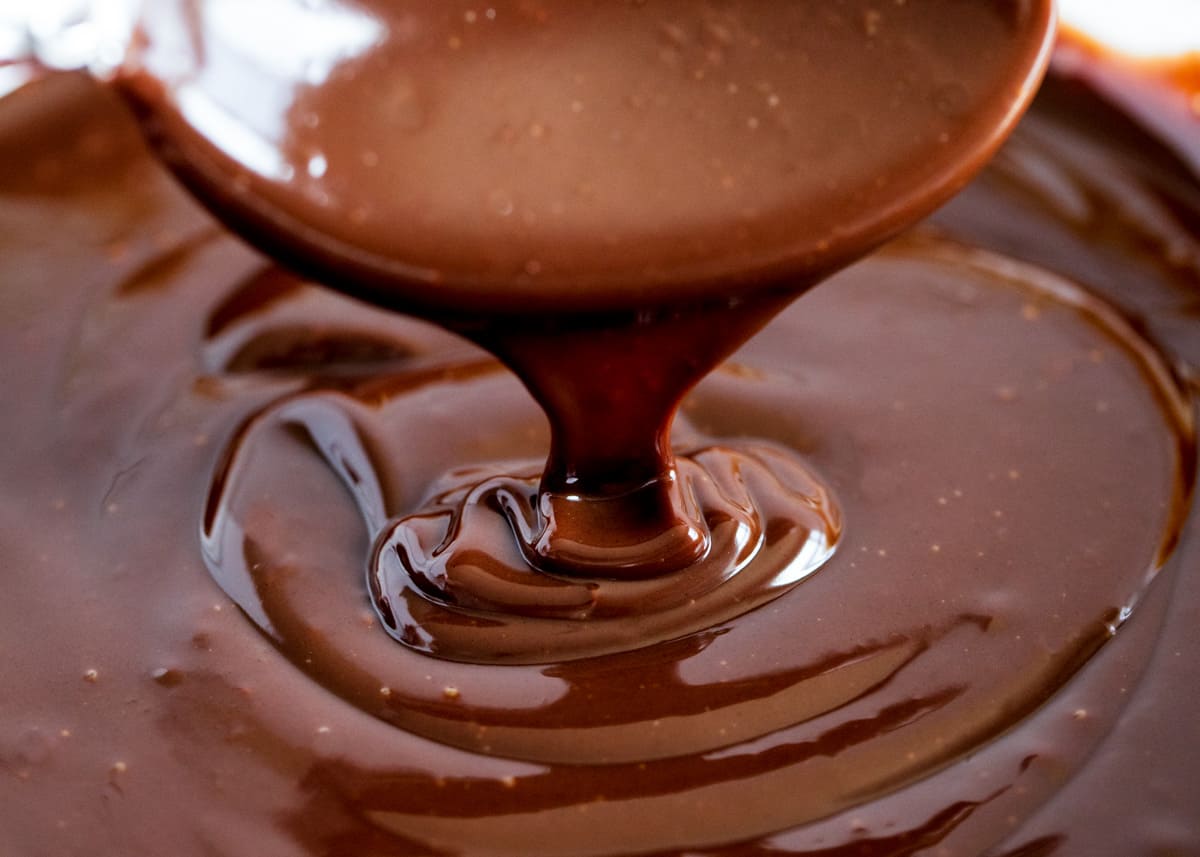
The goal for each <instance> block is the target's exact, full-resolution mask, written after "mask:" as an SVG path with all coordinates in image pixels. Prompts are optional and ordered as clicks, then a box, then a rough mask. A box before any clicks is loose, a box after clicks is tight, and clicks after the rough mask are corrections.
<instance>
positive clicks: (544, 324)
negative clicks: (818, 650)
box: [116, 0, 1053, 657]
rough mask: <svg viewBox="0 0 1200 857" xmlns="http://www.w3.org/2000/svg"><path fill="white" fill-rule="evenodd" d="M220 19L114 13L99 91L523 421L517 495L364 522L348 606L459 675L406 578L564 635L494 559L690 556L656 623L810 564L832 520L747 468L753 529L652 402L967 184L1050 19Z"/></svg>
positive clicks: (625, 570)
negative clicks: (505, 391) (505, 369)
mask: <svg viewBox="0 0 1200 857" xmlns="http://www.w3.org/2000/svg"><path fill="white" fill-rule="evenodd" d="M230 8H231V7H227V6H223V5H221V4H199V5H196V6H194V7H188V10H186V11H185V10H184V9H183V7H179V8H176V7H173V6H166V7H161V8H157V9H147V10H146V12H145V13H144V18H143V22H142V26H141V27H140V30H139V35H138V39H137V40H136V43H135V46H134V49H133V50H132V51H131V53H130V57H129V60H128V62H127V63H126V64H125V66H124V67H123V68H122V69H121V70H120V72H119V73H118V74H117V76H116V83H117V84H118V86H119V87H120V89H121V91H122V92H124V93H125V94H126V95H127V96H129V97H130V99H131V100H132V102H133V103H134V104H135V106H136V107H137V108H138V110H139V112H140V114H141V116H142V120H143V125H144V127H145V128H146V130H147V133H148V135H149V136H150V138H151V139H152V140H153V141H154V142H155V143H156V145H157V147H158V148H159V150H160V152H161V153H162V154H163V156H164V157H165V158H166V159H167V160H168V162H170V163H171V164H172V165H173V166H174V167H175V169H176V172H177V173H178V174H179V175H180V177H181V178H182V179H183V180H184V182H185V183H186V184H187V185H188V186H189V187H190V188H191V189H192V190H193V192H195V193H196V194H197V195H198V196H199V197H200V198H201V199H203V200H204V201H206V202H207V203H208V204H209V205H210V206H211V207H212V209H213V210H214V211H215V212H216V213H218V214H219V215H220V216H221V217H223V218H224V219H225V220H226V221H227V222H228V223H230V224H232V225H233V226H234V227H235V228H237V229H238V230H240V231H241V232H242V233H243V234H245V235H246V236H248V237H249V238H250V239H251V240H252V241H256V242H257V243H258V244H260V246H262V247H264V248H265V249H267V250H268V251H271V252H273V253H274V254H275V255H276V257H277V258H279V259H281V260H282V261H284V262H285V263H287V264H290V265H292V266H294V267H295V268H296V269H298V270H299V271H301V272H302V273H305V274H310V275H315V276H316V277H317V278H318V279H320V280H321V281H322V282H324V283H325V284H327V285H330V286H332V287H334V288H337V289H340V290H344V291H346V292H348V293H350V294H353V295H358V296H362V297H366V298H369V299H370V300H372V301H373V302H375V303H378V304H380V305H383V306H386V307H389V308H394V309H401V310H403V311H405V312H409V313H415V314H418V315H422V316H424V317H427V318H432V319H434V320H438V321H440V322H441V323H443V324H446V325H447V326H449V327H451V329H454V330H457V331H459V332H461V333H463V334H464V335H466V336H468V337H469V338H471V339H472V340H473V341H474V342H476V343H477V344H480V345H482V346H483V347H485V348H487V349H488V350H489V351H491V352H492V353H493V354H495V355H496V356H498V357H499V358H500V359H501V361H502V362H504V363H505V364H506V365H508V366H509V367H510V368H511V369H513V370H514V371H515V372H516V374H517V376H518V377H519V378H520V379H521V380H522V381H523V382H524V384H525V386H526V387H527V388H528V389H529V390H530V392H531V393H532V394H533V396H534V398H535V399H536V400H537V401H538V402H539V403H540V404H541V406H542V408H543V409H544V410H545V411H546V414H547V417H548V419H549V422H550V426H551V439H550V450H549V458H548V461H547V463H546V465H545V467H544V468H543V472H542V474H541V479H540V485H538V487H537V490H536V491H531V490H529V486H527V485H522V484H507V483H503V482H495V481H493V480H490V479H489V480H486V481H487V482H488V487H487V488H486V489H480V490H479V491H478V492H475V493H472V491H471V490H470V486H463V488H464V493H463V494H462V496H461V497H458V498H457V499H456V501H455V502H454V503H442V504H441V505H442V506H443V507H444V508H443V509H442V510H440V511H435V510H433V509H425V510H422V511H421V512H420V513H418V514H416V515H414V516H412V517H410V518H409V519H407V520H403V521H400V522H396V523H394V524H390V525H389V528H390V530H391V531H390V532H383V531H382V527H381V520H382V518H384V517H385V516H384V515H382V513H377V512H374V511H369V510H364V514H365V516H366V517H367V523H368V526H369V527H371V528H372V529H373V530H375V531H378V532H376V536H377V542H378V544H377V545H376V548H375V549H374V551H373V560H372V573H371V580H372V591H373V596H374V601H375V604H376V607H377V609H378V611H379V613H380V616H381V618H382V619H383V620H384V622H385V624H386V625H387V626H388V627H389V629H390V630H391V631H392V633H393V635H394V636H396V637H397V639H399V640H401V641H403V642H406V643H414V644H416V645H419V646H420V647H421V648H425V649H429V650H433V651H439V652H441V653H443V654H446V655H448V656H451V655H452V656H456V657H476V655H468V654H467V652H466V651H463V650H459V651H457V652H452V651H450V650H448V649H446V647H444V646H439V645H437V644H436V643H435V642H434V641H432V640H430V639H428V629H427V628H425V627H424V624H425V623H423V622H422V621H421V620H420V619H419V618H418V617H416V616H412V615H409V611H408V610H407V608H405V607H404V606H403V605H402V604H401V603H400V601H401V600H403V598H404V596H403V592H404V591H405V590H406V589H413V588H415V589H416V590H418V591H419V592H423V593H424V594H425V595H426V596H428V597H429V598H432V599H433V600H435V601H438V602H441V603H445V604H446V605H448V606H451V607H456V608H462V609H463V610H467V611H470V610H481V611H483V612H484V613H486V614H488V617H489V618H485V619H484V621H491V618H490V617H491V615H492V614H493V613H496V612H499V613H504V612H505V610H504V609H503V608H504V606H505V605H507V606H509V607H512V608H517V609H519V610H533V611H538V610H540V609H541V607H540V606H539V602H540V601H542V600H543V599H545V598H551V600H552V601H556V600H557V599H559V598H563V597H565V598H567V599H568V602H569V604H570V605H573V606H574V610H575V612H574V618H575V619H576V620H580V619H584V618H586V617H587V616H588V615H591V613H592V612H594V611H593V607H594V604H592V605H588V604H587V603H582V604H581V602H580V598H581V597H582V596H583V595H584V593H583V592H582V591H580V585H579V584H576V585H574V586H573V587H569V588H568V591H574V594H573V595H568V594H566V593H563V594H560V595H555V596H550V595H549V594H548V592H547V590H548V588H549V587H555V588H558V584H557V583H555V581H554V580H553V579H544V578H532V579H527V578H529V576H528V575H527V574H525V571H526V566H530V567H532V568H535V569H537V570H538V571H540V572H544V573H546V574H548V575H556V576H564V577H567V578H571V579H573V580H575V581H581V582H584V584H585V585H590V586H593V588H594V584H588V583H587V582H588V581H596V580H624V581H633V580H648V579H653V578H661V577H663V576H664V575H669V574H671V573H673V572H678V571H681V570H683V569H690V570H691V571H692V572H693V574H692V576H693V577H699V578H701V579H704V578H707V582H704V583H701V584H700V589H696V587H694V586H693V587H682V586H677V587H676V590H677V592H678V596H679V598H680V601H681V603H686V602H687V600H688V599H689V598H691V597H693V596H698V595H699V594H701V592H704V591H707V590H709V589H711V588H712V587H713V586H714V584H715V583H719V582H721V581H723V580H725V579H727V578H730V577H732V576H733V575H734V574H737V573H740V571H741V570H742V569H743V568H745V567H747V566H750V565H755V566H761V568H759V569H758V571H759V574H760V576H762V577H763V578H772V577H776V576H780V577H784V578H788V579H790V580H792V581H793V582H794V581H795V580H798V579H800V578H801V577H803V576H806V575H807V573H808V572H809V571H810V570H811V569H812V568H814V567H815V566H816V565H819V563H820V560H821V559H823V558H824V556H825V555H827V554H828V552H829V551H830V550H832V549H833V547H834V545H835V543H836V542H837V539H838V536H839V532H840V520H839V512H838V510H837V509H836V503H835V501H833V500H831V499H830V498H829V497H828V496H827V492H826V493H825V495H824V496H819V497H818V496H816V495H815V494H814V493H813V492H812V491H801V492H799V493H797V492H796V491H795V490H792V489H791V488H790V487H789V486H788V484H787V483H788V477H786V476H783V475H781V476H780V479H779V480H778V481H779V484H778V485H774V486H772V487H762V486H760V487H759V488H758V489H756V491H757V492H758V493H762V492H767V493H772V492H773V493H774V494H775V495H776V496H777V498H782V497H785V496H790V497H791V500H790V505H791V507H792V508H791V510H790V511H789V510H788V509H787V508H785V506H784V505H780V504H779V503H776V504H775V505H774V507H773V508H771V509H763V508H758V507H757V501H756V499H755V497H754V493H755V491H754V490H750V489H749V488H748V486H747V485H745V484H744V480H743V476H742V469H743V462H742V458H741V456H740V455H739V454H734V453H731V452H727V451H721V450H714V451H712V452H711V453H710V454H709V458H710V459H712V461H711V462H710V463H709V464H706V465H698V463H697V462H695V461H691V460H681V461H680V462H678V463H677V462H676V459H675V457H674V455H673V451H672V444H671V438H670V432H671V423H672V420H673V417H674V414H675V412H676V410H677V408H678V406H679V403H680V401H681V400H682V398H683V397H684V395H685V394H686V393H687V392H688V390H690V389H691V388H692V387H693V386H694V385H695V384H696V383H697V382H698V381H699V380H700V379H701V378H702V377H704V376H705V375H706V374H707V373H708V372H710V371H711V370H712V369H713V367H714V366H716V365H717V364H718V363H719V362H720V361H721V360H723V359H724V358H726V357H728V355H729V354H730V353H731V352H733V351H734V350H735V349H736V348H737V347H738V346H739V345H740V344H741V343H742V342H744V341H745V340H746V339H747V338H749V336H751V335H752V334H753V333H754V332H755V331H756V330H758V329H759V328H761V326H762V325H763V324H764V323H766V321H767V320H769V319H770V318H771V317H772V316H773V315H774V314H775V313H777V312H779V310H780V309H781V308H782V307H783V306H785V305H786V304H787V302H788V301H789V300H791V299H792V298H794V297H795V296H796V295H798V294H800V293H801V292H803V291H805V290H806V289H807V288H809V287H811V286H812V285H813V284H814V283H815V282H817V281H818V280H819V279H821V278H822V277H823V276H825V275H827V274H829V273H831V272H832V271H833V270H836V269H837V268H839V267H841V266H843V265H845V264H846V263H848V262H850V261H853V260H854V259H856V258H858V256H860V255H861V254H862V253H864V252H865V251H866V250H868V249H870V248H871V247H872V246H874V245H876V244H878V243H879V242H881V241H882V240H884V239H885V238H887V237H889V236H890V235H891V234H893V233H894V232H896V231H897V230H898V229H900V228H902V227H904V226H906V225H909V224H910V223H912V222H914V221H915V220H917V219H919V218H920V216H922V215H923V214H925V213H927V212H928V211H930V210H931V209H932V208H933V207H934V206H935V205H936V204H937V203H939V202H941V201H942V200H944V199H945V198H946V196H947V195H949V194H950V193H951V192H952V191H953V190H955V189H957V188H958V187H960V186H961V185H962V184H963V183H964V182H965V181H966V180H967V179H968V178H969V177H970V176H971V175H972V174H973V173H974V172H975V171H976V170H977V169H978V168H979V167H980V166H981V165H982V163H983V162H984V160H985V159H986V157H987V156H988V155H989V154H990V153H991V152H992V151H993V150H994V149H995V147H996V146H997V145H998V144H999V142H1000V141H1001V140H1002V139H1003V137H1004V135H1005V133H1006V132H1007V131H1008V130H1009V129H1010V128H1011V126H1012V123H1013V122H1014V121H1015V120H1016V118H1017V116H1019V114H1020V112H1021V110H1022V108H1023V106H1024V104H1025V103H1026V102H1027V100H1028V98H1029V97H1030V95H1031V93H1032V90H1033V87H1034V85H1035V84H1036V81H1037V80H1038V78H1039V77H1040V74H1041V71H1042V69H1043V66H1044V62H1045V59H1046V52H1047V49H1048V46H1049V43H1050V35H1051V31H1052V14H1053V12H1052V7H1051V4H1050V3H1049V2H1033V3H1012V2H989V3H982V4H963V3H961V2H944V0H924V2H922V3H919V4H912V5H911V6H910V5H908V4H905V3H901V4H894V5H893V6H892V7H888V8H884V9H880V8H878V6H877V4H875V3H874V2H863V0H854V2H839V3H818V4H804V3H787V4H780V3H776V2H764V1H763V0H756V1H755V2H747V0H733V2H730V0H726V1H725V2H719V3H707V4H702V5H696V4H694V3H690V2H685V3H680V2H673V3H665V2H656V3H651V4H638V3H633V4H629V3H618V4H609V3H586V4H579V3H574V2H571V3H567V2H536V3H530V2H509V3H499V4H495V5H492V6H489V7H487V9H486V10H482V11H480V10H476V9H474V8H473V7H471V6H469V5H463V4H449V5H447V4H444V3H426V2H406V3H373V2H339V3H332V4H322V5H320V6H318V7H307V8H306V7H300V6H295V7H282V8H281V9H280V13H279V15H278V17H277V19H276V20H274V21H273V22H272V23H273V25H274V26H275V27H277V28H278V29H279V30H280V31H282V32H289V31H290V30H291V29H292V28H293V27H294V28H295V29H296V30H297V32H299V31H300V30H301V29H304V28H307V29H305V36H304V37H303V38H300V37H297V39H296V46H295V51H296V52H295V54H294V55H293V54H291V53H288V54H287V55H281V54H280V53H279V52H278V50H277V48H276V47H275V46H273V44H263V43H259V42H256V41H254V40H250V41H247V39H246V27H247V26H248V25H249V24H250V23H251V21H250V18H252V17H253V16H252V14H251V13H248V12H246V11H245V10H243V11H242V12H240V13H233V12H231V11H230ZM289 9H290V11H289ZM618 57H619V58H620V59H619V61H618V60H617V58H618ZM744 466H745V468H746V469H747V470H754V469H756V468H757V469H758V470H760V471H762V472H763V474H770V473H771V471H772V468H771V467H769V466H768V467H765V468H764V467H763V466H762V465H761V464H756V463H755V462H754V460H753V457H752V458H751V459H750V460H747V461H746V462H745V465H744ZM714 467H715V468H716V469H717V470H718V471H724V472H725V473H726V478H725V479H724V482H723V484H716V483H712V479H711V477H712V476H713V474H712V473H711V472H707V471H710V470H711V469H712V468H714ZM790 469H792V470H797V469H798V466H797V467H792V468H790ZM502 475H504V474H503V473H502V471H501V473H498V474H495V476H497V477H499V476H502ZM796 476H797V478H799V480H800V481H801V482H804V483H810V482H812V481H813V480H812V479H810V478H809V477H808V476H807V475H806V474H802V473H797V474H796ZM760 481H761V480H760ZM768 481H770V480H769V479H768ZM703 486H707V490H706V489H705V488H704V487H703ZM215 502H216V501H215ZM814 502H815V503H816V505H817V514H816V516H813V515H810V514H808V508H807V507H808V506H809V505H811V504H812V503H814ZM375 505H379V504H375ZM480 507H483V508H482V511H483V515H482V517H485V518H486V517H487V516H489V515H491V516H494V515H496V514H502V515H503V516H504V517H506V518H507V519H508V520H509V529H511V530H512V531H513V533H514V534H515V536H516V538H517V541H518V543H519V546H520V550H521V553H522V554H523V559H522V558H516V559H515V560H509V561H506V562H503V563H500V564H497V563H496V562H494V561H493V560H495V559H496V558H497V555H498V554H500V553H503V547H504V545H505V543H506V541H507V540H508V538H507V534H506V533H505V532H504V531H503V529H502V528H495V527H489V524H488V523H487V522H486V521H481V520H480V518H481V515H480V514H479V512H480V511H481V508H480ZM771 518H779V519H780V523H778V524H776V525H775V529H776V530H777V531H778V530H780V529H781V528H782V527H783V524H782V521H784V520H788V521H790V524H789V526H790V527H791V528H792V529H794V530H796V531H798V532H797V534H796V536H795V537H794V538H793V539H792V541H793V542H794V543H795V545H808V544H816V545H817V546H816V547H815V548H814V549H813V550H808V551H804V550H800V549H794V550H792V552H793V553H797V554H804V555H809V554H811V558H809V559H806V560H804V561H802V563H801V565H802V566H804V567H803V568H799V569H788V568H787V566H788V565H789V564H790V560H788V559H787V557H786V555H785V554H786V551H777V553H778V554H779V555H778V556H777V557H776V558H774V559H771V560H767V559H765V558H764V559H763V561H762V562H761V563H760V562H757V556H758V553H759V552H760V548H762V547H765V546H766V545H767V544H768V542H769V541H770V539H768V536H767V530H768V529H769V527H770V519H771ZM375 519H381V520H380V521H377V520H375ZM489 528H490V529H495V530H496V532H497V534H498V538H499V541H497V536H493V537H490V538H483V537H481V533H482V532H484V531H485V530H487V529H489ZM210 537H211V536H210ZM747 545H749V550H747ZM483 557H487V558H488V559H487V560H486V561H485V560H483V559H482V558H483ZM700 567H704V568H706V569H707V571H706V572H705V573H704V574H702V575H701V574H700V573H699V571H698V568H700ZM217 574H218V577H219V578H221V579H224V577H225V575H224V574H223V573H222V572H221V571H220V570H218V571H217ZM514 586H515V587H516V589H519V590H522V592H523V594H518V593H517V592H516V591H515V590H514ZM227 588H228V587H227ZM596 597H599V596H595V595H594V597H593V598H592V599H591V601H593V602H594V601H595V598H596ZM726 601H727V603H730V604H732V603H739V604H741V605H742V609H750V608H752V607H754V606H757V605H758V603H760V602H759V600H758V599H742V598H736V599H731V598H730V597H729V596H727V597H726ZM518 603H519V604H524V605H527V606H525V607H518ZM583 607H586V608H587V609H586V610H584V609H582V608H583ZM700 615H701V614H699V613H697V616H696V618H695V620H693V623H691V624H697V623H702V622H703V619H701V618H700ZM685 630H687V628H685V627H684V626H683V625H677V626H675V627H674V628H664V630H663V633H665V634H667V635H671V633H672V632H674V633H675V634H678V633H683V632H684V631H685ZM587 653H589V651H588V650H587V649H583V650H581V652H580V654H587ZM590 653H591V654H599V653H600V651H599V650H592V651H590ZM497 656H499V655H497Z"/></svg>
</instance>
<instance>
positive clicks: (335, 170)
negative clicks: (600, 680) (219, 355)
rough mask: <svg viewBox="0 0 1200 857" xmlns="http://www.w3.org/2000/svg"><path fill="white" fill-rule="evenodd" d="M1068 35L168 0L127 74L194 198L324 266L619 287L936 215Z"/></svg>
mask: <svg viewBox="0 0 1200 857" xmlns="http://www.w3.org/2000/svg"><path fill="white" fill-rule="evenodd" d="M568 12H569V14H568ZM247 16H249V17H250V20H249V21H248V20H247ZM268 30H269V31H271V32H273V33H274V34H275V36H274V37H273V38H271V39H264V38H260V35H261V33H262V32H264V31H268ZM1053 30H1054V13H1053V5H1052V3H1051V2H1050V0H991V1H990V2H963V0H921V2H909V3H905V4H892V3H886V4H885V3H878V2H875V0H847V2H842V3H836V4H835V3H809V2H787V3H781V2H778V0H723V2H719V3H706V4H696V3H694V2H690V0H656V2H648V3H587V4H579V3H577V2H569V3H568V2H566V0H543V2H539V3H534V4H530V3H519V2H515V0H508V2H495V3H491V4H488V5H487V7H486V8H483V7H478V8H477V7H476V6H475V5H474V4H470V3H463V2H455V3H443V2H432V0H425V1H424V2H418V0H410V2H403V3H395V2H383V0H336V2H328V3H323V4H319V5H316V4H311V3H303V2H299V0H271V2H260V3H255V4H245V3H242V2H238V0H206V2H204V3H199V4H196V3H183V2H178V0H172V2H162V3H155V4H153V5H147V6H146V7H145V8H144V9H143V12H142V18H141V22H140V25H139V30H138V35H137V37H136V39H135V42H134V47H133V49H132V50H131V51H130V53H129V56H128V58H127V60H126V62H125V63H124V64H123V66H122V67H121V69H119V70H118V72H117V75H116V77H117V80H118V83H119V84H120V85H121V86H122V87H123V89H124V90H125V91H126V92H127V93H128V94H129V95H130V96H131V97H132V99H133V100H134V101H135V102H136V103H137V104H138V106H139V109H140V111H141V112H142V115H143V117H144V119H145V123H146V127H147V128H148V130H149V131H150V134H151V136H152V137H153V138H154V139H155V141H156V142H157V144H158V145H159V147H160V149H161V150H162V152H163V153H164V155H165V156H166V157H167V158H168V160H169V161H170V162H171V163H172V165H173V166H174V167H175V169H176V171H177V172H178V173H179V175H180V176H181V177H182V178H183V180H184V181H185V182H186V183H187V184H188V185H189V187H190V188H191V189H192V190H193V191H194V192H195V193H196V194H198V195H199V196H200V197H201V198H202V199H203V200H205V201H206V202H207V204H208V205H209V206H211V207H212V208H213V209H214V210H215V211H216V212H217V213H218V214H219V215H220V216H221V217H222V218H223V219H225V220H226V221H227V222H229V223H231V224H232V225H234V226H235V227H236V228H237V229H239V230H240V231H241V232H242V233H243V234H244V235H245V236H247V237H248V238H250V239H251V240H252V241H254V242H255V243H257V244H258V245H260V246H261V247H263V248H264V249H266V250H268V251H270V252H271V253H273V254H274V255H275V256H277V257H278V258H281V259H283V260H285V261H286V262H287V263H288V264H290V265H292V266H293V267H296V268H298V269H300V270H302V271H304V272H305V273H308V274H310V275H315V276H317V277H318V279H321V280H322V281H324V282H326V283H327V284H328V285H331V286H333V287H335V288H338V289H341V290H343V291H348V292H352V293H354V294H356V295H359V296H363V297H366V298H368V299H370V300H373V301H375V302H377V303H380V304H384V305H387V306H391V307H393V308H397V309H401V310H404V311H408V312H414V313H417V314H422V315H427V316H455V315H458V314H461V309H462V306H463V305H464V301H469V303H470V305H471V307H472V309H473V310H475V311H478V312H486V313H489V314H496V313H501V314H503V313H515V312H520V313H529V312H533V311H544V310H553V311H555V312H560V311H563V310H566V309H572V308H576V309H590V310H595V309H627V308H628V307H630V306H633V305H648V304H653V305H665V304H670V303H673V302H676V301H679V300H696V299H702V298H710V299H711V298H717V299H727V298H729V297H731V296H736V295H740V294H744V293H749V292H754V291H759V290H762V289H788V290H791V291H792V292H798V291H801V290H803V288H805V287H807V286H809V285H811V284H812V283H813V282H815V281H816V280H817V279H819V278H821V277H823V276H825V275H827V274H828V273H830V272H832V271H833V270H836V269H837V268H839V267H842V266H844V265H845V264H848V263H849V262H850V261H852V260H853V259H855V258H857V257H858V256H860V255H862V254H863V253H864V252H866V251H867V250H869V249H870V248H872V247H873V246H876V245H877V244H879V243H881V242H882V241H884V240H886V239H887V238H889V237H891V236H892V235H893V234H895V233H896V232H897V231H899V230H900V229H902V228H903V227H905V226H907V225H909V224H911V223H913V222H915V221H916V220H917V219H919V218H920V217H922V216H924V215H925V214H927V213H929V212H930V211H931V210H932V209H933V208H935V207H936V206H937V205H938V204H940V203H941V202H943V201H944V200H945V199H947V198H948V197H949V196H950V195H951V194H952V193H953V192H954V191H956V190H957V189H958V188H960V187H961V186H962V185H963V184H965V183H966V181H967V180H968V179H969V178H970V177H971V176H972V175H973V174H974V172H975V171H976V170H978V169H979V168H981V167H982V165H983V163H984V162H985V161H986V160H987V158H988V156H989V155H990V154H991V153H992V152H993V151H994V150H995V148H996V147H997V146H998V145H999V144H1000V142H1001V141H1002V140H1003V139H1004V138H1005V136H1006V135H1007V133H1008V132H1009V131H1010V130H1011V128H1012V126H1013V125H1014V123H1015V121H1016V120H1017V118H1018V117H1019V115H1020V114H1021V113H1022V111H1023V109H1024V108H1025V107H1026V106H1027V104H1028V102H1029V100H1030V98H1031V97H1032V94H1033V92H1034V90H1035V88H1036V84H1037V83H1038V82H1039V81H1040V78H1041V75H1042V73H1043V71H1044V69H1045V66H1046V63H1047V61H1048V56H1049V51H1050V47H1051V44H1052V40H1053Z"/></svg>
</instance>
